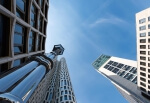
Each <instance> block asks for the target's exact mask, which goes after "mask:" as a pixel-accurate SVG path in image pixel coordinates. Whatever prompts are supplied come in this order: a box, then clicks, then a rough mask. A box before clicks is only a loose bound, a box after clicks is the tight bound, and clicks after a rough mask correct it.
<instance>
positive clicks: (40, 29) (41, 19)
mask: <svg viewBox="0 0 150 103" xmlns="http://www.w3.org/2000/svg"><path fill="white" fill-rule="evenodd" d="M42 28H43V17H42V15H40V17H39V31H40V32H42Z"/></svg>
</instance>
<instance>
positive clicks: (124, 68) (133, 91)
mask: <svg viewBox="0 0 150 103" xmlns="http://www.w3.org/2000/svg"><path fill="white" fill-rule="evenodd" d="M92 65H93V67H94V68H95V70H96V71H97V72H99V73H100V74H102V75H103V76H105V77H106V78H108V79H109V80H110V81H111V82H112V83H113V84H114V86H115V87H116V88H117V89H118V90H119V91H120V93H121V94H122V95H123V96H124V97H125V98H126V99H127V100H128V101H129V102H130V103H149V100H148V99H146V98H144V97H143V96H142V95H141V92H140V91H139V90H138V89H137V62H136V61H133V60H127V59H122V58H118V57H113V56H108V55H101V56H100V57H99V58H98V59H96V60H95V61H94V62H93V64H92Z"/></svg>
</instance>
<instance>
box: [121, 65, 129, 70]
mask: <svg viewBox="0 0 150 103" xmlns="http://www.w3.org/2000/svg"><path fill="white" fill-rule="evenodd" d="M122 69H124V70H126V71H128V70H130V69H131V66H128V65H125V66H124V67H123V68H122Z"/></svg>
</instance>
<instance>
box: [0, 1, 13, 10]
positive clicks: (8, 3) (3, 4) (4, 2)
mask: <svg viewBox="0 0 150 103" xmlns="http://www.w3.org/2000/svg"><path fill="white" fill-rule="evenodd" d="M0 4H1V5H2V6H4V7H5V8H7V9H8V10H11V0H0Z"/></svg>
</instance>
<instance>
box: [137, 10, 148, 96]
mask: <svg viewBox="0 0 150 103" xmlns="http://www.w3.org/2000/svg"><path fill="white" fill-rule="evenodd" d="M136 33H137V34H136V37H137V62H138V63H137V65H138V66H137V68H138V73H137V75H138V79H137V81H138V84H137V86H138V89H139V90H140V91H141V94H142V95H143V96H144V97H146V98H148V99H150V8H148V9H145V10H143V11H141V12H139V13H137V14H136Z"/></svg>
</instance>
